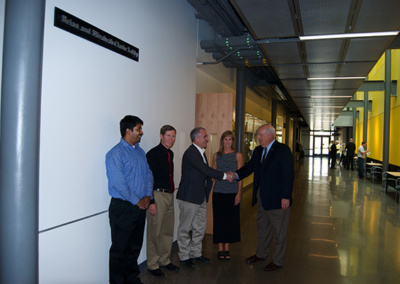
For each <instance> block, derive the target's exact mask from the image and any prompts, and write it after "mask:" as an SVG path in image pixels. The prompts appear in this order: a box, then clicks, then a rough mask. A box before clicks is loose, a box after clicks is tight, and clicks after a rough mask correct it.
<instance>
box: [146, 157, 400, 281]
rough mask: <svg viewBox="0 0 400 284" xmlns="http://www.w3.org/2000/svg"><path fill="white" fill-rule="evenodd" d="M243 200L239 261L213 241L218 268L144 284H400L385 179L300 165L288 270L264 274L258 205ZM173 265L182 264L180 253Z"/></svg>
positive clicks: (398, 247)
mask: <svg viewBox="0 0 400 284" xmlns="http://www.w3.org/2000/svg"><path fill="white" fill-rule="evenodd" d="M250 200H251V190H247V191H245V193H244V194H243V201H242V210H241V234H242V235H241V237H242V241H241V242H240V243H235V244H232V245H231V255H232V259H231V260H230V261H226V260H225V261H221V260H218V259H217V250H218V248H217V245H215V244H213V242H212V236H210V235H206V237H205V239H204V242H203V255H204V256H206V257H209V258H211V263H210V264H203V263H197V262H196V267H195V268H186V267H181V269H180V271H179V272H177V273H176V272H175V273H174V272H170V271H165V270H164V271H165V277H164V278H163V279H159V278H156V277H154V276H153V275H151V274H150V273H149V272H148V271H147V270H146V269H143V271H142V272H141V276H140V277H141V279H142V281H143V282H144V283H192V284H195V283H280V284H281V283H296V284H297V283H299V284H302V283H311V284H313V283H327V284H330V283H332V284H341V283H343V284H350V283H357V284H361V283H362V284H366V283H367V284H368V283H400V206H399V204H398V202H395V201H394V191H392V190H390V189H389V191H388V194H386V193H385V192H383V191H382V184H381V182H380V181H375V183H372V181H371V179H369V178H367V179H359V178H358V177H357V172H356V171H347V170H345V169H343V168H341V167H337V168H336V169H329V167H328V159H327V158H311V157H306V158H304V159H302V160H301V161H300V162H299V163H297V164H296V178H295V185H294V192H293V207H292V209H291V216H290V224H289V235H288V252H287V255H286V262H285V265H284V266H283V268H281V269H278V270H276V271H273V272H264V271H263V270H262V268H263V267H264V266H265V265H266V264H268V263H269V261H270V259H268V260H266V261H262V262H258V263H255V264H254V265H248V264H245V261H244V260H245V258H246V257H248V256H250V255H252V254H254V253H255V247H256V242H257V239H256V206H255V207H251V204H250V203H251V202H250ZM172 258H173V263H175V264H178V265H179V258H178V256H177V248H176V245H174V247H173V250H172Z"/></svg>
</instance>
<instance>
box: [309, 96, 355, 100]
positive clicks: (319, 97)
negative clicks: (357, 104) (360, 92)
mask: <svg viewBox="0 0 400 284" xmlns="http://www.w3.org/2000/svg"><path fill="white" fill-rule="evenodd" d="M352 97H353V96H311V98H312V99H331V98H333V99H339V98H352Z"/></svg>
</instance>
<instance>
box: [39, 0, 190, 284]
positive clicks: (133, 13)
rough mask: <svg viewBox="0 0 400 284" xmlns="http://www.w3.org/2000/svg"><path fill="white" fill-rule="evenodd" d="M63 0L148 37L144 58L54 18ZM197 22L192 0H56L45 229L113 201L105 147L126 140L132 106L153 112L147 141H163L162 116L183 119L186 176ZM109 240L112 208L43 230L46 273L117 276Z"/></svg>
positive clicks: (49, 17) (46, 117) (75, 278)
mask: <svg viewBox="0 0 400 284" xmlns="http://www.w3.org/2000/svg"><path fill="white" fill-rule="evenodd" d="M54 7H58V8H60V9H62V10H64V11H66V12H68V13H70V14H72V15H74V16H75V17H78V18H80V19H82V20H84V21H86V22H88V23H90V24H92V25H94V26H96V27H98V28H99V29H102V30H104V31H106V32H108V33H110V34H112V35H114V36H116V37H118V38H120V39H122V40H124V41H126V42H128V43H130V44H132V45H134V46H136V47H138V48H139V50H140V51H139V62H135V61H133V60H131V59H128V58H126V57H124V56H121V55H119V54H117V53H114V52H112V51H110V50H108V49H105V48H103V47H100V46H98V45H96V44H93V43H91V42H89V41H87V40H84V39H82V38H80V37H77V36H75V35H72V34H70V33H68V32H66V31H64V30H61V29H59V28H57V27H54V26H53V21H54ZM196 26H197V23H196V19H195V17H194V11H193V9H192V7H191V6H190V5H189V4H188V3H187V2H186V1H182V0H168V1H164V0H152V1H146V0H138V1H128V0H125V1H122V0H118V1H116V0H114V1H110V0H86V1H80V0H73V1H71V0H69V1H66V0H48V1H47V2H46V19H45V37H44V56H43V85H42V109H41V136H40V139H41V147H40V185H39V186H40V187H39V191H40V192H39V194H40V199H39V202H40V203H39V206H40V207H39V215H40V217H39V229H40V230H41V231H42V230H47V229H49V228H53V227H56V226H59V225H62V224H65V223H68V222H73V221H75V220H78V219H80V218H85V217H87V216H91V215H93V214H97V213H99V212H103V211H105V210H107V209H108V204H109V199H110V198H109V195H108V191H107V179H106V175H105V165H104V156H105V154H106V152H107V151H108V150H109V149H110V148H111V147H113V146H114V145H115V144H116V143H118V142H119V139H120V133H119V121H120V119H121V118H122V117H123V116H125V115H126V114H132V115H137V116H139V117H140V118H142V119H143V121H144V127H143V131H144V137H143V138H142V143H141V147H143V148H144V150H145V151H147V150H149V149H150V148H152V147H153V146H155V145H156V144H158V142H159V135H158V133H159V129H160V127H161V126H162V125H164V124H171V125H173V126H175V128H176V129H177V136H178V138H177V141H176V144H175V146H174V148H173V150H174V152H175V157H176V159H175V168H176V171H175V183H176V184H178V183H179V179H180V175H181V159H180V157H182V155H183V152H184V150H185V149H186V148H187V147H188V145H189V144H190V139H189V132H190V130H191V129H192V128H193V127H194V110H195V93H196V81H195V80H196V65H195V63H196V45H197V42H196ZM182 106H184V107H182ZM109 245H110V231H109V226H108V216H107V214H106V213H103V214H100V215H97V216H95V217H90V218H88V219H85V220H81V221H78V222H75V223H71V224H68V225H66V226H63V227H59V228H55V229H53V230H50V231H45V232H42V233H40V234H39V253H40V259H39V266H40V268H39V274H40V283H41V284H45V283H51V284H55V283H74V284H76V283H96V284H99V283H108V249H109ZM145 248H146V246H145V244H144V246H143V250H142V253H141V255H140V257H139V263H140V262H142V261H144V260H145V258H146V257H145Z"/></svg>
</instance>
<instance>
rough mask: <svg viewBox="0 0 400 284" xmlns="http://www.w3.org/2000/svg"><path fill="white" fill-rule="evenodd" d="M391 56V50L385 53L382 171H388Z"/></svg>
mask: <svg viewBox="0 0 400 284" xmlns="http://www.w3.org/2000/svg"><path fill="white" fill-rule="evenodd" d="M391 60H392V54H391V50H390V49H389V50H386V52H385V109H384V114H383V161H382V162H383V163H382V164H383V169H382V170H383V171H384V172H385V171H387V170H388V169H389V147H390V144H389V141H390V96H391V86H392V72H391V68H392V64H391Z"/></svg>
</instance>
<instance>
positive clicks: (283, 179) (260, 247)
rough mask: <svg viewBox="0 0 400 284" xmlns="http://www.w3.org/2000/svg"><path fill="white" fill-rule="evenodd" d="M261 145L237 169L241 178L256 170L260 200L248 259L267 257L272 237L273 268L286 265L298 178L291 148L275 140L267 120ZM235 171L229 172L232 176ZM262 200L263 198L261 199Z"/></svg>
mask: <svg viewBox="0 0 400 284" xmlns="http://www.w3.org/2000/svg"><path fill="white" fill-rule="evenodd" d="M257 139H258V141H259V142H260V146H257V147H256V148H255V149H254V152H253V155H252V157H251V160H250V161H249V162H248V163H247V164H246V165H244V166H243V167H241V168H240V169H239V170H238V171H237V172H236V175H237V178H238V179H239V180H242V179H244V178H245V177H247V176H249V175H250V174H251V173H253V172H254V181H253V200H252V205H254V204H255V203H256V202H257V200H258V201H259V202H258V204H257V249H256V254H255V255H252V256H250V257H249V258H247V259H246V263H248V264H249V263H254V262H257V261H260V260H265V259H266V258H267V257H268V254H269V249H270V247H271V243H272V239H274V244H275V246H274V254H273V256H272V261H271V262H270V263H269V264H268V265H266V266H265V267H264V270H265V271H273V270H276V269H278V268H280V267H282V266H283V262H284V259H285V254H286V247H287V229H288V225H289V213H290V206H291V205H292V190H293V180H294V161H293V155H292V153H291V151H290V148H289V147H288V146H287V145H285V144H282V143H279V142H278V141H276V140H275V128H274V127H273V126H272V125H269V124H266V125H263V126H261V127H260V128H259V129H258V131H257ZM230 179H231V173H228V180H230ZM260 201H261V202H260Z"/></svg>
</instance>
